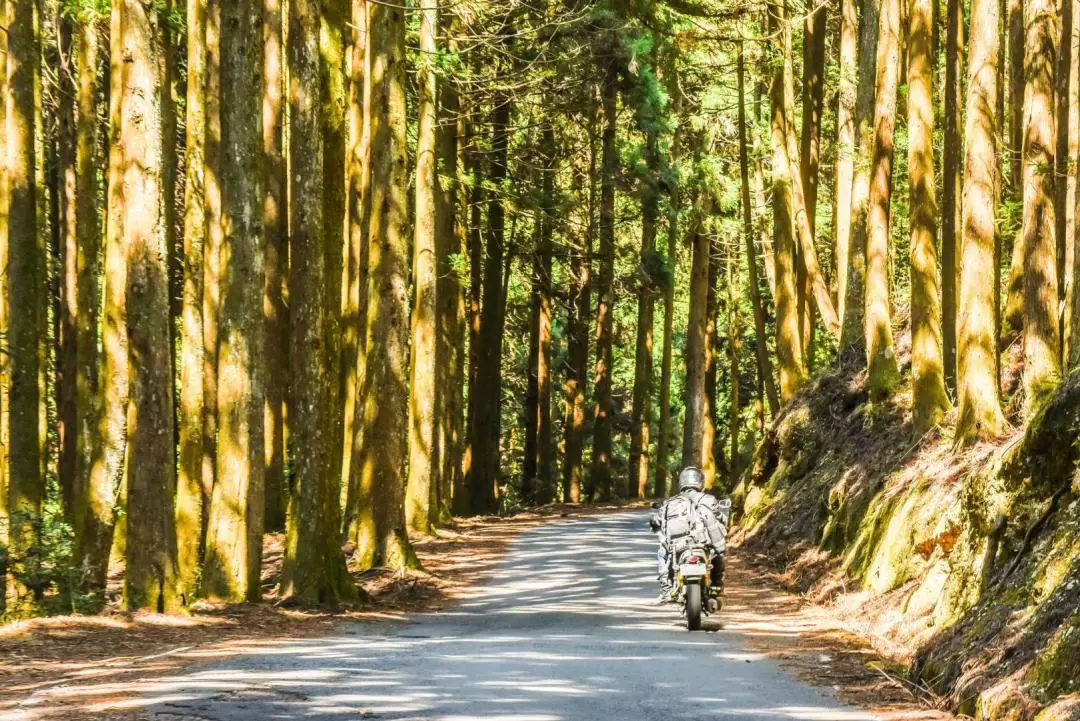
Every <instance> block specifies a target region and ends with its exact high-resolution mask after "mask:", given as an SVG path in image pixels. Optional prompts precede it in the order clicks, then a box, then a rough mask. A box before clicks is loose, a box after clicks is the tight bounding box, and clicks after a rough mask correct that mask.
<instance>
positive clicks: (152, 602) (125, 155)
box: [120, 0, 180, 612]
mask: <svg viewBox="0 0 1080 721" xmlns="http://www.w3.org/2000/svg"><path fill="white" fill-rule="evenodd" d="M120 26H121V30H122V33H121V36H122V38H123V48H124V63H125V69H124V91H123V96H122V98H121V100H120V104H121V116H122V124H121V126H120V148H121V150H120V152H121V153H122V163H123V166H122V172H123V183H124V196H123V210H122V216H123V217H122V220H121V225H122V227H121V228H120V233H121V236H120V238H121V243H122V250H123V258H125V259H126V261H127V265H128V268H127V278H126V283H125V293H126V296H127V297H126V302H125V311H126V313H125V321H126V323H127V340H128V364H129V366H128V367H129V369H130V371H129V373H130V386H129V389H128V390H129V401H128V404H129V405H128V411H127V437H128V449H127V459H126V463H125V471H124V472H125V475H126V485H127V489H126V491H127V493H126V495H127V503H126V508H127V545H126V548H127V559H126V560H127V563H126V569H125V573H124V606H125V607H126V608H127V609H128V610H132V611H133V610H137V609H149V610H154V611H158V612H163V611H172V610H174V609H175V608H176V607H177V606H178V605H179V602H180V593H179V590H180V589H179V583H178V580H179V579H178V572H177V565H176V525H175V518H174V510H173V508H174V506H173V494H174V493H175V491H176V461H175V457H174V454H173V439H174V435H173V422H174V421H173V419H174V416H173V412H174V409H173V392H172V388H173V366H172V352H171V346H170V328H169V326H170V316H169V270H168V266H167V259H168V258H169V247H168V233H167V230H166V216H165V213H164V206H165V201H166V197H167V196H166V183H165V177H164V175H165V174H164V167H163V162H164V159H165V153H164V147H165V145H166V139H165V136H164V130H165V127H164V123H163V112H162V110H163V103H164V102H165V101H164V96H165V95H166V94H167V93H168V92H169V87H168V81H167V78H168V77H169V76H168V73H167V71H166V68H164V67H162V65H163V64H162V63H160V62H159V61H158V59H159V58H161V57H162V53H163V52H164V48H163V44H164V33H165V29H164V27H163V26H162V17H161V16H160V15H159V14H158V13H157V11H156V9H155V8H153V7H148V6H147V5H145V4H143V3H142V2H139V1H138V0H123V3H122V4H121V6H120Z"/></svg>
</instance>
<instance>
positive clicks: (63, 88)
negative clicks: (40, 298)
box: [47, 14, 79, 528]
mask: <svg viewBox="0 0 1080 721" xmlns="http://www.w3.org/2000/svg"><path fill="white" fill-rule="evenodd" d="M57 22H58V27H57V41H56V49H55V52H56V54H57V56H58V58H57V60H58V64H59V67H58V72H57V79H58V93H57V94H58V95H59V98H58V101H57V107H56V113H55V116H56V128H55V130H54V131H53V132H54V134H55V140H54V141H53V143H52V145H53V148H54V150H52V151H51V152H52V157H53V163H52V165H53V169H52V182H51V183H50V195H52V194H53V193H55V197H54V198H53V199H52V200H53V202H52V211H53V227H52V232H51V236H52V238H53V241H54V242H55V244H56V247H55V250H54V252H55V259H54V261H53V262H54V264H55V265H56V266H57V269H56V271H54V272H53V278H52V279H51V280H50V285H52V286H53V287H54V288H55V291H54V292H55V294H56V297H55V298H54V306H53V307H54V310H53V313H52V315H53V319H52V324H53V334H54V337H53V339H52V340H53V359H54V360H53V362H54V363H55V376H54V381H53V397H54V399H55V403H56V421H55V425H56V441H55V444H56V455H57V461H56V470H57V481H58V484H57V485H59V487H60V489H59V490H60V506H61V509H62V510H63V512H64V518H65V519H66V520H67V522H68V524H69V525H71V526H72V528H74V526H75V525H76V523H77V518H76V517H77V515H78V510H77V500H76V496H77V495H78V491H77V489H76V486H77V483H76V481H75V436H76V435H77V434H76V432H75V372H76V368H77V365H78V359H77V353H78V343H77V339H76V337H75V324H76V319H77V318H78V316H79V303H78V301H79V298H78V283H79V273H78V253H79V251H78V240H77V239H76V233H75V224H76V222H77V215H78V214H77V213H76V210H75V204H76V199H77V196H76V193H75V178H76V169H75V143H76V140H75V121H76V118H75V116H76V111H75V93H76V88H75V85H76V82H77V81H76V78H75V74H76V69H75V52H74V44H73V35H74V34H75V20H74V18H72V17H71V16H70V15H68V14H61V15H60V16H59V17H58V18H57ZM47 162H48V161H47Z"/></svg>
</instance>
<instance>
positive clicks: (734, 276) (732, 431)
mask: <svg viewBox="0 0 1080 721" xmlns="http://www.w3.org/2000/svg"><path fill="white" fill-rule="evenodd" d="M740 84H741V79H740ZM750 260H751V262H753V259H750ZM726 271H727V272H726V275H727V277H726V281H727V298H726V300H727V306H728V308H727V310H728V314H727V315H728V318H727V321H728V328H727V330H728V343H727V346H728V359H729V361H730V362H731V366H730V369H729V375H730V378H729V382H730V384H731V386H730V391H729V392H730V394H731V395H730V398H731V400H730V403H729V404H728V441H729V443H730V451H729V456H730V458H729V459H728V473H729V475H728V488H735V485H736V484H737V483H738V482H739V474H740V473H741V472H742V467H741V463H740V459H739V442H740V441H739V430H740V428H739V427H740V426H741V425H742V389H741V388H740V383H741V378H740V373H739V355H740V353H741V351H742V318H741V317H740V313H739V302H738V296H737V289H738V287H739V282H738V277H739V244H738V243H732V244H730V245H729V246H728V252H727V264H726Z"/></svg>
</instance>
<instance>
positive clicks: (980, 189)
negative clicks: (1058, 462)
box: [956, 0, 1005, 444]
mask: <svg viewBox="0 0 1080 721" xmlns="http://www.w3.org/2000/svg"><path fill="white" fill-rule="evenodd" d="M998 21H999V18H998V3H997V0H975V2H974V4H973V6H972V8H971V43H970V46H969V55H968V97H967V110H966V113H965V118H966V127H965V132H964V136H965V137H966V138H967V144H966V145H965V148H966V150H965V161H964V203H963V245H962V246H961V248H960V269H961V272H960V303H959V315H958V318H957V324H956V325H957V329H958V331H959V332H958V339H957V340H958V344H957V399H958V405H959V412H958V415H957V421H956V439H957V443H958V444H965V443H968V442H970V441H972V440H975V439H979V438H991V437H993V436H996V435H997V434H998V433H1000V432H1001V429H1002V427H1003V426H1004V424H1005V418H1004V416H1003V415H1002V413H1001V404H1000V402H999V401H998V391H997V378H996V374H995V372H994V359H995V355H996V353H997V349H996V348H995V347H994V304H995V302H996V300H995V298H994V297H993V283H991V282H989V281H990V279H991V278H992V277H993V273H994V272H995V268H994V215H993V208H994V187H995V174H996V172H997V170H996V168H997V159H998V144H997V143H998V141H997V137H998V134H997V130H998V128H997V115H996V113H995V112H994V108H995V104H996V102H995V101H996V97H997V93H998V87H997V64H998V53H999V41H998Z"/></svg>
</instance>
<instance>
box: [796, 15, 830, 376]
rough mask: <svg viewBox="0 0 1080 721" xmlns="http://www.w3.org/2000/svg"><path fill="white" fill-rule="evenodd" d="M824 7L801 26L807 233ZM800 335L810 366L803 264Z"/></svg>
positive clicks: (821, 95)
mask: <svg viewBox="0 0 1080 721" xmlns="http://www.w3.org/2000/svg"><path fill="white" fill-rule="evenodd" d="M826 20H827V16H826V6H825V5H818V6H817V7H816V8H815V9H813V10H812V11H811V12H810V13H809V14H808V15H807V16H806V22H805V25H804V27H803V73H802V107H803V113H802V134H801V136H800V141H801V144H800V150H799V170H800V171H801V173H802V176H801V180H802V186H803V193H804V195H805V198H806V220H807V222H808V223H809V225H810V235H811V236H814V235H815V230H816V227H817V195H818V164H819V162H820V158H821V112H822V108H823V104H824V100H825V32H826V27H825V26H826ZM797 276H798V288H797V289H796V290H797V293H798V298H799V317H800V335H801V337H802V344H803V357H804V358H805V359H806V364H807V368H812V367H813V365H814V308H813V305H812V304H811V303H810V298H809V295H810V293H809V291H810V288H809V285H808V283H809V281H810V278H809V277H808V274H807V272H806V264H805V263H800V265H799V269H798V273H797Z"/></svg>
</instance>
